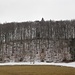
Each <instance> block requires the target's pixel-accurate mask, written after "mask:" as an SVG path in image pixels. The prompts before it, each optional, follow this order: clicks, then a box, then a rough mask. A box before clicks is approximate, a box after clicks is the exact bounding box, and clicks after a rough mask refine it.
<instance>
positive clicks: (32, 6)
mask: <svg viewBox="0 0 75 75" xmlns="http://www.w3.org/2000/svg"><path fill="white" fill-rule="evenodd" d="M42 17H43V18H44V19H45V20H50V19H52V20H66V19H69V20H70V19H75V0H0V23H3V22H12V21H15V22H17V21H20V22H21V21H35V20H41V18H42Z"/></svg>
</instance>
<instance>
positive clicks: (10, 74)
mask: <svg viewBox="0 0 75 75" xmlns="http://www.w3.org/2000/svg"><path fill="white" fill-rule="evenodd" d="M0 75H75V68H69V67H61V66H49V65H47V66H46V65H43V66H42V65H39V66H38V65H33V66H32V65H29V66H28V65H27V66H0Z"/></svg>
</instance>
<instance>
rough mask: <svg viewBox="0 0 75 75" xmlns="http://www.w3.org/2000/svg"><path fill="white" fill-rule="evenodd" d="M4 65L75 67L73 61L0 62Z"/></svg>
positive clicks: (0, 64)
mask: <svg viewBox="0 0 75 75" xmlns="http://www.w3.org/2000/svg"><path fill="white" fill-rule="evenodd" d="M6 65H9V66H10V65H56V66H66V67H74V68H75V62H71V63H53V62H52V63H46V62H35V63H34V64H33V62H32V63H30V62H9V63H0V66H6Z"/></svg>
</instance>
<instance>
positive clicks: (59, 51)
mask: <svg viewBox="0 0 75 75" xmlns="http://www.w3.org/2000/svg"><path fill="white" fill-rule="evenodd" d="M74 60H75V20H64V21H62V20H61V21H53V20H49V21H44V19H43V18H42V20H41V21H34V22H32V21H28V22H21V23H19V22H12V23H3V24H0V62H33V63H35V62H36V61H37V62H68V61H74Z"/></svg>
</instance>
